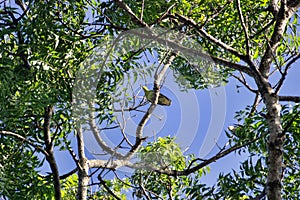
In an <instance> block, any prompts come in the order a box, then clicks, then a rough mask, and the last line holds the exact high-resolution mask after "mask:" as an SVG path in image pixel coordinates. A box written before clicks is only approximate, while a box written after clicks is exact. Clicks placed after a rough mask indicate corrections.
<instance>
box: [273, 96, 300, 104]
mask: <svg viewBox="0 0 300 200" xmlns="http://www.w3.org/2000/svg"><path fill="white" fill-rule="evenodd" d="M278 97H279V101H292V102H295V103H299V102H300V96H278Z"/></svg>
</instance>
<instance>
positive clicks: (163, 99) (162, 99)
mask: <svg viewBox="0 0 300 200" xmlns="http://www.w3.org/2000/svg"><path fill="white" fill-rule="evenodd" d="M143 90H144V92H145V96H146V99H147V100H148V101H150V102H151V103H153V102H152V100H153V96H154V91H153V90H149V89H148V88H147V86H143ZM171 102H172V101H171V99H169V98H168V97H166V96H165V95H163V94H161V93H160V94H159V96H158V102H157V104H159V105H162V106H169V105H171Z"/></svg>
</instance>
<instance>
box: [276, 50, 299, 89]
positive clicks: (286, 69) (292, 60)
mask: <svg viewBox="0 0 300 200" xmlns="http://www.w3.org/2000/svg"><path fill="white" fill-rule="evenodd" d="M299 58H300V53H298V54H297V55H296V56H295V57H294V58H293V59H291V60H290V61H289V62H288V63H287V64H286V66H285V69H284V71H283V73H282V74H281V78H280V80H279V81H278V83H277V84H276V86H275V87H276V90H275V94H278V92H279V90H280V88H281V87H282V85H283V82H284V80H285V78H286V76H287V74H288V70H289V69H290V67H291V65H292V64H294V63H295V62H296V61H297V60H298V59H299Z"/></svg>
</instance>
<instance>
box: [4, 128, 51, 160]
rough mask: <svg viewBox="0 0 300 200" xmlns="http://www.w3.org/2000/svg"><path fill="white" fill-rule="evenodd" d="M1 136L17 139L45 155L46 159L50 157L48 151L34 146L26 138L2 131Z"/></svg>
mask: <svg viewBox="0 0 300 200" xmlns="http://www.w3.org/2000/svg"><path fill="white" fill-rule="evenodd" d="M0 134H1V135H8V136H12V137H14V138H17V139H18V140H20V141H22V142H26V143H27V144H29V145H30V146H32V147H33V148H35V149H36V150H38V151H40V152H41V153H43V154H44V155H45V156H46V157H47V156H49V154H48V153H47V151H45V150H44V149H42V147H40V146H38V145H36V144H34V143H33V142H31V141H30V140H27V139H26V138H25V137H23V136H21V135H19V134H17V133H14V132H11V131H0Z"/></svg>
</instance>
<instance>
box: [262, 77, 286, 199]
mask: <svg viewBox="0 0 300 200" xmlns="http://www.w3.org/2000/svg"><path fill="white" fill-rule="evenodd" d="M263 82H264V83H263V84H262V85H264V86H263V87H260V91H261V95H262V97H263V99H264V103H265V105H266V108H267V115H266V120H267V123H268V127H269V138H268V144H267V147H268V156H269V157H268V158H267V165H268V170H269V171H268V177H267V184H266V193H267V197H268V199H270V200H281V189H282V186H281V180H282V162H283V144H284V139H285V137H284V134H283V129H282V126H281V117H280V112H281V105H280V104H279V100H278V96H277V95H276V94H275V93H274V91H273V89H272V88H271V86H270V85H269V83H267V81H263Z"/></svg>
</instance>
